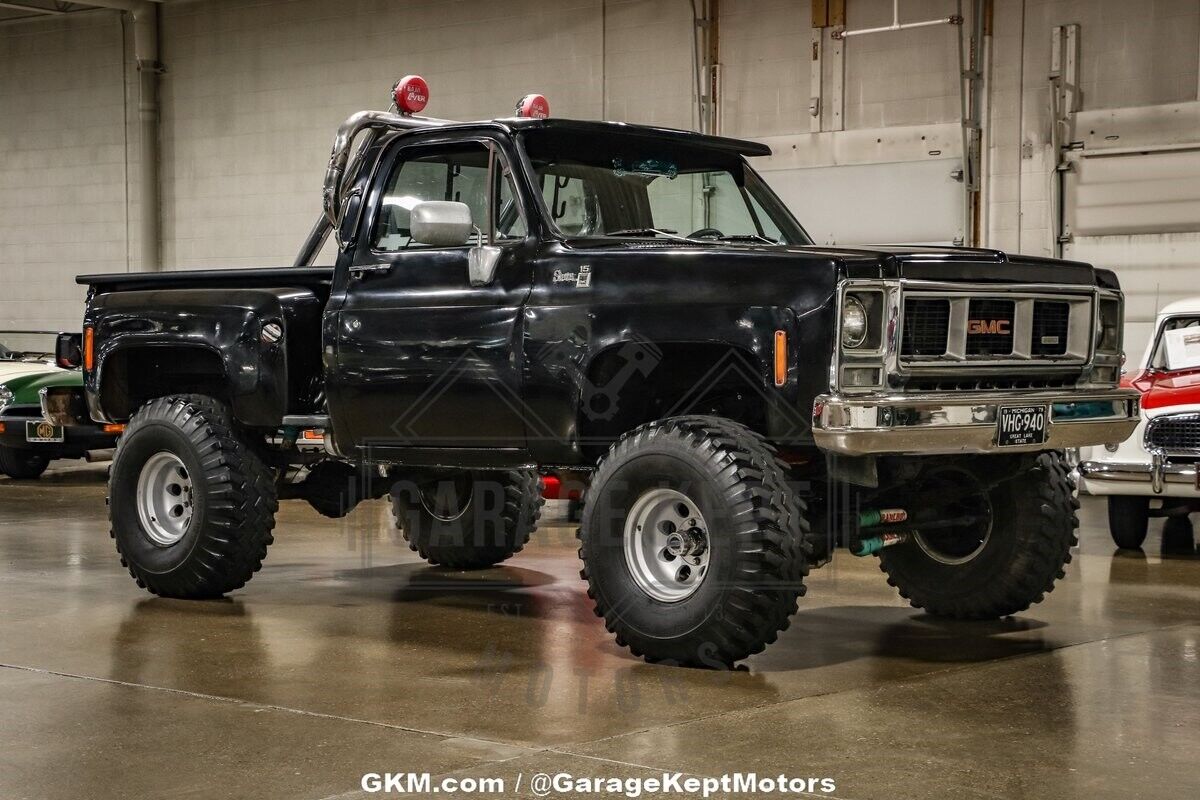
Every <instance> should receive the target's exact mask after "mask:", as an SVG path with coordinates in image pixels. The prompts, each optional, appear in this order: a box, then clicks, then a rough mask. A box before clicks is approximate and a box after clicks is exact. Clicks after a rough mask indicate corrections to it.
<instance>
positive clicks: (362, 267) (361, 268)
mask: <svg viewBox="0 0 1200 800" xmlns="http://www.w3.org/2000/svg"><path fill="white" fill-rule="evenodd" d="M391 269H392V265H391V264H358V265H355V266H353V267H351V268H350V277H351V278H362V277H365V276H367V275H370V274H372V273H377V272H389V271H391Z"/></svg>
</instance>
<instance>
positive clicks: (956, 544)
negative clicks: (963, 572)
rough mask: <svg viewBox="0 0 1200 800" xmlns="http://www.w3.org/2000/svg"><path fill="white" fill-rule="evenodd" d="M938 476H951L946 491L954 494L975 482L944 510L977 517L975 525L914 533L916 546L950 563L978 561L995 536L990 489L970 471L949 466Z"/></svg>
mask: <svg viewBox="0 0 1200 800" xmlns="http://www.w3.org/2000/svg"><path fill="white" fill-rule="evenodd" d="M935 475H937V476H938V477H939V478H940V477H942V476H943V475H947V476H950V480H949V481H948V482H947V483H946V485H945V489H944V490H945V494H946V495H947V496H950V497H953V496H954V492H955V491H956V489H958V488H959V487H962V486H964V485H971V484H973V488H974V491H968V492H966V493H962V496H961V497H958V498H957V499H956V500H955V501H954V502H953V503H951V504H950V505H949V506H948V507H947V508H946V509H945V510H944V512H943V513H946V514H948V515H970V516H975V517H977V518H978V520H979V521H978V522H976V523H975V524H973V525H968V526H964V527H956V528H951V529H948V530H943V531H936V532H935V531H931V532H926V533H922V532H920V531H917V532H916V533H914V534H913V540H914V541H915V542H916V543H917V546H918V547H920V548H921V550H922V551H923V552H924V553H925V555H927V556H929V557H930V558H931V559H933V560H934V561H936V562H938V563H939V564H946V565H947V566H952V567H953V566H958V565H960V564H966V563H967V562H969V561H973V560H975V558H977V557H978V556H979V554H980V553H982V552H983V551H984V548H986V547H987V546H988V542H989V541H991V538H992V523H993V517H994V513H993V509H992V503H991V499H990V497H989V496H988V492H987V490H986V489H985V488H984V487H983V485H982V484H980V482H979V480H978V479H977V478H975V476H973V475H971V474H970V473H969V472H966V471H962V470H957V469H953V468H951V469H946V470H942V471H939V472H938V473H935Z"/></svg>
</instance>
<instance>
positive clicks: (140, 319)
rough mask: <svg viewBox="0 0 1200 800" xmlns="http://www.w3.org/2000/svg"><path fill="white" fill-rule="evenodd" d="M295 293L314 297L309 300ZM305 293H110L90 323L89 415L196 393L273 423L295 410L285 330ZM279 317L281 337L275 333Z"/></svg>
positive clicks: (121, 413)
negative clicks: (92, 349)
mask: <svg viewBox="0 0 1200 800" xmlns="http://www.w3.org/2000/svg"><path fill="white" fill-rule="evenodd" d="M297 294H308V295H309V297H310V298H311V302H309V301H306V300H305V298H303V297H299V298H298V297H297V296H296V295H297ZM297 300H299V301H301V302H300V303H299V304H298V305H299V306H300V307H313V308H314V310H313V312H312V313H313V320H312V321H306V322H308V324H309V325H311V326H313V327H314V329H315V326H316V324H317V322H316V320H317V318H318V317H319V314H320V302H319V301H318V300H317V298H316V297H315V296H313V295H312V294H311V293H309V292H304V291H303V290H288V289H281V290H274V289H233V290H230V289H172V290H166V291H134V292H117V293H113V294H103V295H99V296H97V297H95V298H94V299H93V301H92V304H91V306H90V307H89V309H88V314H87V317H86V318H85V320H84V324H85V326H91V327H93V329H94V330H95V334H94V340H95V345H94V347H95V364H94V369H92V370H91V371H89V372H88V373H87V374H86V377H85V388H86V389H87V396H88V405H89V409H90V411H91V413H92V416H93V417H94V418H96V419H100V420H105V421H109V422H119V421H123V420H125V419H128V418H129V416H130V415H132V414H133V412H134V411H135V410H136V409H137V407H138V406H140V405H141V404H142V403H144V402H146V401H147V400H149V399H151V398H152V397H155V396H161V395H163V394H170V393H172V392H181V391H195V392H201V393H204V394H210V395H212V396H215V397H217V398H219V399H222V400H224V401H225V402H228V403H229V404H230V406H231V407H232V409H233V413H234V416H235V417H236V418H237V419H238V420H239V421H241V422H242V423H243V424H246V425H254V426H275V425H278V424H279V423H280V422H281V421H282V418H283V415H284V414H285V413H287V410H288V400H289V368H288V367H289V365H288V350H289V348H288V344H289V338H292V337H289V335H288V329H289V327H290V326H293V325H296V323H298V322H300V321H301V320H299V319H297V309H296V307H295V306H297V303H296V301H297ZM270 323H276V324H277V325H279V327H280V328H281V329H282V335H279V336H275V335H274V329H273V328H267V326H268V325H269V324H270Z"/></svg>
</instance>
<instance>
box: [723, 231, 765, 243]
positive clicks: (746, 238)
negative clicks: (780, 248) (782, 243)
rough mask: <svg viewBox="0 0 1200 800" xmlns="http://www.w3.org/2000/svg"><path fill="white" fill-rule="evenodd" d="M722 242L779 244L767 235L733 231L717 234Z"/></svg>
mask: <svg viewBox="0 0 1200 800" xmlns="http://www.w3.org/2000/svg"><path fill="white" fill-rule="evenodd" d="M717 238H718V239H720V240H721V241H722V242H762V243H763V244H779V242H777V241H776V240H774V239H771V238H769V237H767V236H759V235H758V234H757V233H734V234H730V235H729V236H718V237H717Z"/></svg>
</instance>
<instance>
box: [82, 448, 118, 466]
mask: <svg viewBox="0 0 1200 800" xmlns="http://www.w3.org/2000/svg"><path fill="white" fill-rule="evenodd" d="M116 452H117V450H116V448H115V447H110V448H107V449H105V450H88V451H86V452H85V453H84V454H83V460H84V461H86V462H87V463H89V464H103V463H104V462H106V461H112V460H113V456H114V455H115V454H116Z"/></svg>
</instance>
